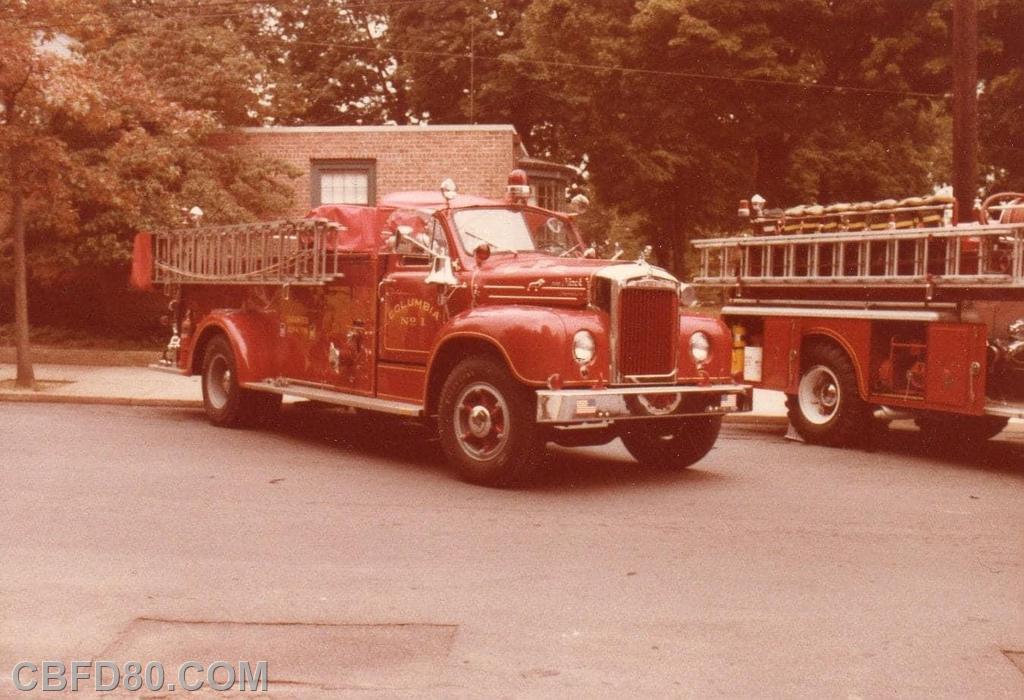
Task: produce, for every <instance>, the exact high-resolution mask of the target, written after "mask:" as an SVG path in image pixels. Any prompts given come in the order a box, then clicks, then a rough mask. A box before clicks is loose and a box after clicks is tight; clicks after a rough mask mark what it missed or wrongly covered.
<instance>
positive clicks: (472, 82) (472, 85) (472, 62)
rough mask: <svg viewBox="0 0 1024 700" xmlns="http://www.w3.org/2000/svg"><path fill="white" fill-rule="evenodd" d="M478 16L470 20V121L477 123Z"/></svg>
mask: <svg viewBox="0 0 1024 700" xmlns="http://www.w3.org/2000/svg"><path fill="white" fill-rule="evenodd" d="M475 92H476V18H475V17H474V18H472V19H470V20H469V123H470V124H476V96H475V94H474V93H475Z"/></svg>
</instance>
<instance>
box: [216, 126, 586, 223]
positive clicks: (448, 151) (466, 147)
mask: <svg viewBox="0 0 1024 700" xmlns="http://www.w3.org/2000/svg"><path fill="white" fill-rule="evenodd" d="M229 138H230V139H231V140H232V141H234V140H236V139H237V140H239V141H241V142H242V143H243V144H246V145H248V146H249V147H251V148H253V149H256V150H257V151H259V152H261V153H264V154H266V155H268V156H271V157H273V158H277V159H279V160H282V161H285V162H287V163H290V164H292V165H294V166H296V167H297V168H299V169H300V170H301V171H302V173H303V175H302V176H301V177H300V178H299V179H298V180H296V181H295V183H294V187H295V210H294V212H293V213H294V214H296V215H301V214H304V213H305V212H306V211H308V210H309V209H310V208H311V207H314V206H318V205H320V204H369V203H373V202H375V201H376V200H377V199H378V197H380V196H383V195H385V194H388V193H390V192H396V191H400V190H436V189H438V187H439V186H440V183H441V181H442V180H444V179H445V178H448V177H450V178H452V179H453V180H454V181H455V183H456V185H457V186H458V188H459V191H460V192H462V193H464V194H475V195H481V196H484V197H495V198H500V197H503V196H504V194H505V186H506V181H507V178H508V173H509V171H511V170H512V169H514V168H522V169H524V170H525V171H526V172H527V175H528V176H529V182H530V185H531V188H532V189H533V192H534V201H535V202H536V203H537V204H540V205H541V206H543V207H547V208H549V209H556V210H561V209H564V208H565V196H564V193H565V187H566V186H567V185H568V184H569V182H570V180H571V178H572V176H573V174H574V170H573V169H572V168H570V167H568V166H565V165H558V164H555V163H549V162H546V161H541V160H537V159H534V158H530V157H529V154H527V152H526V149H525V148H524V147H523V144H522V141H521V140H520V139H519V135H518V134H517V133H516V131H515V129H514V128H513V127H512V126H511V125H508V124H493V125H492V124H463V125H426V126H293V127H253V128H246V129H241V130H239V131H236V132H233V133H232V135H231V136H230V137H229Z"/></svg>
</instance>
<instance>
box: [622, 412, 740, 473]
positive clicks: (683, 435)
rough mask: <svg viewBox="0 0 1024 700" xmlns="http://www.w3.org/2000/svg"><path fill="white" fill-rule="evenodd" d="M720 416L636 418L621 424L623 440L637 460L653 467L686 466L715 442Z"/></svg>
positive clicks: (692, 462) (720, 420) (702, 456)
mask: <svg viewBox="0 0 1024 700" xmlns="http://www.w3.org/2000/svg"><path fill="white" fill-rule="evenodd" d="M721 429H722V417H721V416H695V417H692V418H682V419H679V420H673V419H664V420H653V421H636V422H633V423H630V424H629V425H627V426H626V427H624V428H623V430H622V434H621V436H620V437H621V438H622V443H623V444H624V445H625V446H626V449H627V450H629V453H630V454H631V455H633V458H634V459H636V461H637V462H639V463H640V464H642V465H644V466H645V467H651V468H655V469H665V470H674V469H686V468H687V467H689V466H690V465H692V464H696V463H697V462H699V461H700V460H701V459H703V458H704V456H705V455H706V454H707V453H708V452H710V451H711V448H712V447H714V446H715V441H716V440H717V439H718V433H719V431H720V430H721Z"/></svg>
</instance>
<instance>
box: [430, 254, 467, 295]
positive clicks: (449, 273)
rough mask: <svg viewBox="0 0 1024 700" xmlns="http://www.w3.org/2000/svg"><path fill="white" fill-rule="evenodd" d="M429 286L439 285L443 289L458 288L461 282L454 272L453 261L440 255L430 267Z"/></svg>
mask: <svg viewBox="0 0 1024 700" xmlns="http://www.w3.org/2000/svg"><path fill="white" fill-rule="evenodd" d="M425 281H426V283H427V284H439V285H441V286H443V287H457V286H459V280H458V279H456V277H455V272H454V270H452V259H451V258H449V257H448V256H447V255H438V256H437V257H435V258H434V261H433V263H431V265H430V272H429V273H427V279H426V280H425Z"/></svg>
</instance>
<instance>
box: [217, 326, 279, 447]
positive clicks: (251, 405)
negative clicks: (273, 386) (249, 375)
mask: <svg viewBox="0 0 1024 700" xmlns="http://www.w3.org/2000/svg"><path fill="white" fill-rule="evenodd" d="M237 368H238V364H237V362H236V361H235V353H234V351H232V349H231V344H230V343H229V342H228V340H227V338H225V337H224V336H221V335H218V336H217V337H215V338H213V339H211V340H210V342H209V343H208V344H207V345H206V352H205V354H204V355H203V374H202V377H201V381H202V385H203V408H204V409H205V410H206V416H207V418H209V420H210V422H211V423H213V424H214V425H217V426H221V427H224V428H243V427H251V426H254V425H257V424H261V423H265V422H268V421H269V420H271V419H272V418H273V417H274V416H275V415H276V414H277V412H278V410H279V409H280V407H281V396H280V395H279V394H268V393H266V392H262V391H252V390H249V389H243V388H242V387H240V386H239V385H238V369H237Z"/></svg>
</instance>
